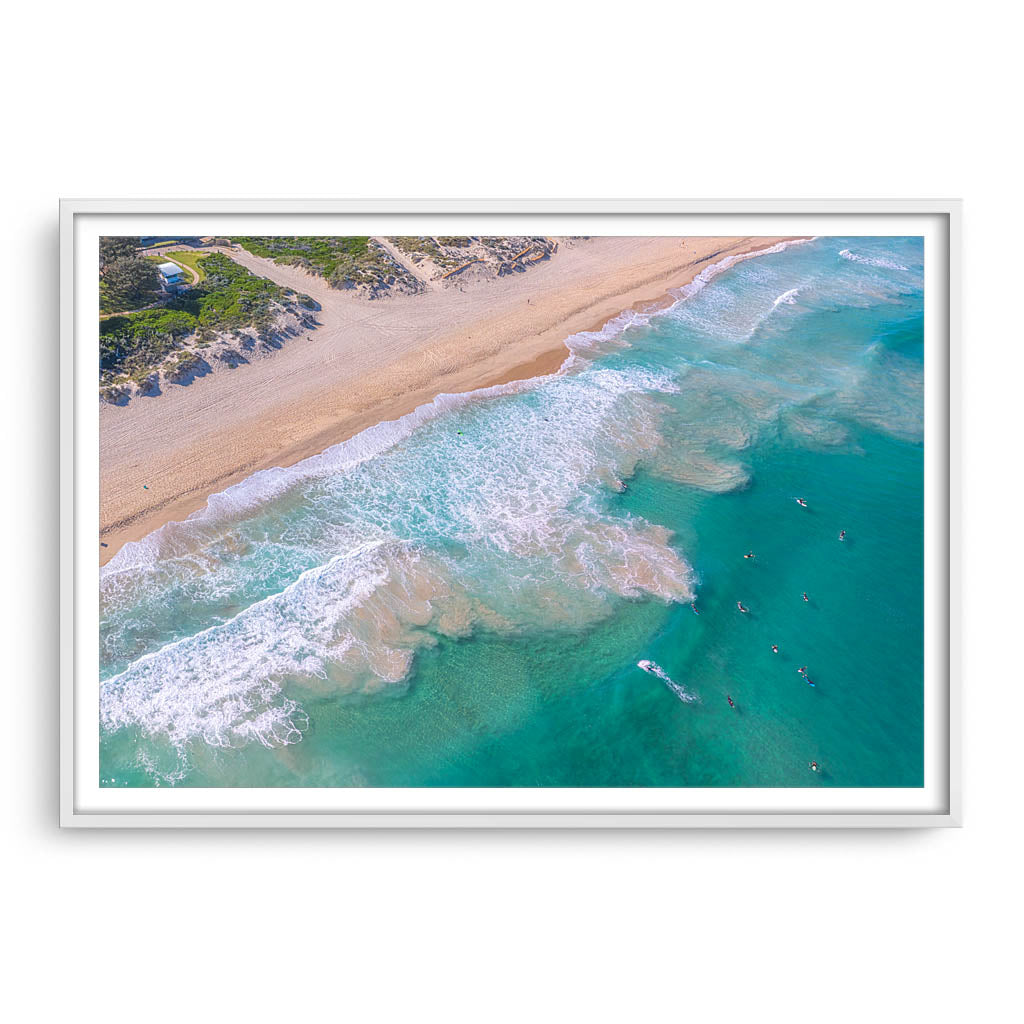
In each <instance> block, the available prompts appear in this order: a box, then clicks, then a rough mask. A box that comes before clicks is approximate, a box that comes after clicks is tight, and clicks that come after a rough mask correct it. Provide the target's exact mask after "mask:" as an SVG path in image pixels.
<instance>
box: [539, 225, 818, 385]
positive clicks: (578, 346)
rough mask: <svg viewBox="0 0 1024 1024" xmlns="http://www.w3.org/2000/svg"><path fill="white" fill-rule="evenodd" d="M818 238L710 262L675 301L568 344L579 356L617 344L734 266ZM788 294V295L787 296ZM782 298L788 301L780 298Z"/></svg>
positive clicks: (625, 315) (675, 292) (623, 316)
mask: <svg viewBox="0 0 1024 1024" xmlns="http://www.w3.org/2000/svg"><path fill="white" fill-rule="evenodd" d="M817 237H818V236H817V235H815V236H814V237H813V238H794V239H790V240H788V241H785V242H776V243H775V244H774V245H769V246H766V247H765V248H764V249H752V250H751V251H750V252H737V253H732V254H731V255H729V256H726V257H724V258H723V259H720V260H718V261H717V262H716V263H709V264H708V265H707V266H706V267H705V268H704V269H703V270H702V271H701V272H700V273H699V274H697V275H696V277H694V278H693V280H692V281H689V282H687V283H686V284H684V285H682V286H681V287H679V288H671V289H669V291H668V295H669V296H671V297H672V301H671V302H670V303H668V304H667V305H665V306H662V307H652V308H651V309H646V310H635V309H627V310H624V311H623V312H622V313H619V314H618V315H617V316H614V317H612V319H611V320H609V321H608V322H607V323H606V324H605V325H604V326H603V327H602V328H601V329H600V330H598V331H580V332H579V333H578V334H571V335H570V336H569V337H568V338H566V341H565V343H566V345H567V346H568V347H569V351H570V352H571V353H573V355H575V354H576V353H577V352H585V351H586V350H587V349H592V348H595V347H596V346H598V345H599V344H600V343H601V342H608V341H615V340H618V339H619V338H620V336H621V335H622V334H624V333H625V331H627V330H628V329H629V328H630V327H646V326H647V324H649V323H650V322H651V320H653V319H654V318H655V317H659V316H666V315H667V314H669V313H671V312H672V311H673V310H675V309H677V308H678V307H679V305H680V303H683V302H685V301H686V300H687V299H691V298H693V296H694V295H696V294H697V293H698V292H700V291H701V290H702V289H704V288H706V287H707V285H708V284H710V283H711V281H713V280H714V279H715V278H716V277H718V276H719V274H722V273H724V272H725V271H726V270H728V269H729V268H730V267H734V266H736V264H737V263H742V262H743V261H744V260H750V259H753V258H754V257H755V256H769V255H771V254H772V253H777V252H783V251H784V250H786V249H788V248H789V247H790V246H792V245H803V244H804V243H806V242H814V241H817ZM787 294H788V293H787ZM780 298H784V297H782V296H780ZM570 364H571V358H570V360H567V361H566V362H565V363H563V364H562V369H561V370H560V371H559V372H560V373H561V372H562V371H563V370H565V369H566V368H567V367H568V366H569V365H570Z"/></svg>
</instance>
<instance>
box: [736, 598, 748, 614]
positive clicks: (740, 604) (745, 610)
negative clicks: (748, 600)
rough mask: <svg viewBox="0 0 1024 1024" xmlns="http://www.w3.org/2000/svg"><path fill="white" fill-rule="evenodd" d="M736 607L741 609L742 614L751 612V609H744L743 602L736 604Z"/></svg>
mask: <svg viewBox="0 0 1024 1024" xmlns="http://www.w3.org/2000/svg"><path fill="white" fill-rule="evenodd" d="M736 607H737V608H739V610H740V611H741V612H743V613H744V614H746V613H747V612H749V611H750V609H749V608H744V607H743V602H742V601H737V602H736Z"/></svg>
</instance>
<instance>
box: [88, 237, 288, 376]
mask: <svg viewBox="0 0 1024 1024" xmlns="http://www.w3.org/2000/svg"><path fill="white" fill-rule="evenodd" d="M196 255H198V254H196ZM203 269H204V270H205V272H206V276H205V278H204V279H203V280H202V281H201V282H200V283H199V284H197V285H195V286H193V287H192V288H190V289H189V290H188V291H187V292H185V293H183V294H182V295H179V296H178V297H176V298H174V299H171V300H170V301H169V302H168V303H167V304H166V305H164V306H162V307H160V308H159V309H147V310H143V311H141V312H138V313H126V314H125V315H123V316H112V317H108V318H107V319H105V320H101V321H100V376H101V379H102V380H103V381H104V382H107V383H109V382H110V381H113V380H115V379H116V378H118V377H120V376H123V375H127V376H129V377H130V378H131V379H132V380H138V379H141V378H140V375H141V377H142V378H144V377H145V376H146V375H147V374H149V373H152V372H153V368H154V367H155V366H156V365H157V364H159V363H160V362H161V361H162V360H163V359H165V358H166V356H167V355H168V353H170V352H172V351H173V350H174V349H176V348H179V347H180V346H181V344H182V339H184V338H186V337H187V336H189V335H191V334H193V333H195V332H199V335H200V337H201V338H203V337H204V336H205V337H209V336H211V335H212V334H213V333H214V332H215V331H239V330H242V329H244V328H255V329H256V330H257V331H259V332H260V334H262V335H265V334H266V333H267V332H269V331H270V330H271V329H272V327H273V321H274V317H273V313H272V305H273V303H274V302H280V301H282V300H283V299H284V298H285V293H284V289H282V288H279V287H278V286H277V285H276V284H274V283H273V282H272V281H268V280H266V279H265V278H262V277H256V276H255V275H253V274H250V273H249V271H248V270H246V269H245V268H244V267H240V266H239V265H238V264H237V263H235V262H233V261H232V260H230V259H228V258H227V257H226V256H222V255H221V254H220V253H211V254H210V255H208V256H205V257H204V258H203Z"/></svg>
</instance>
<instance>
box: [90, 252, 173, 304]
mask: <svg viewBox="0 0 1024 1024" xmlns="http://www.w3.org/2000/svg"><path fill="white" fill-rule="evenodd" d="M159 284H160V276H159V274H158V273H157V269H156V267H155V266H154V265H153V263H151V262H150V261H149V260H146V259H139V258H138V257H137V256H120V257H118V258H117V259H115V260H112V261H111V262H110V263H108V264H106V265H105V266H104V268H103V285H104V288H103V294H104V298H105V299H106V301H107V303H108V304H109V305H110V306H112V307H113V308H114V309H132V308H134V307H137V306H141V305H145V304H146V303H147V302H152V301H153V298H154V296H155V294H156V290H157V288H158V287H159Z"/></svg>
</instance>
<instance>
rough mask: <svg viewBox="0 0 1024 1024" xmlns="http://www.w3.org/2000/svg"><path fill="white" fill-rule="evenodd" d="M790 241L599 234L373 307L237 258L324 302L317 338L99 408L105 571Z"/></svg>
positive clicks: (294, 271)
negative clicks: (511, 269)
mask: <svg viewBox="0 0 1024 1024" xmlns="http://www.w3.org/2000/svg"><path fill="white" fill-rule="evenodd" d="M783 240H784V239H782V238H776V237H772V238H766V237H747V238H725V237H699V238H679V237H645V238H635V237H610V236H609V237H600V238H592V239H589V240H587V241H584V242H579V243H576V244H571V245H570V244H562V245H560V247H559V250H558V252H556V253H555V254H554V255H553V256H552V257H551V258H550V259H549V260H547V261H545V262H543V263H540V264H538V265H536V266H534V267H532V268H531V269H530V270H529V271H527V272H525V273H521V274H513V275H509V276H507V277H501V278H496V279H494V280H487V281H478V282H475V283H473V284H471V285H468V286H466V288H465V289H464V290H463V289H458V288H454V289H437V288H434V289H431V290H428V291H426V292H425V293H423V294H419V295H400V296H395V297H391V298H384V299H377V300H373V301H370V300H367V299H365V298H362V297H359V296H357V295H354V294H352V293H350V292H345V291H338V290H335V289H331V288H329V287H327V285H326V284H325V282H324V281H323V280H322V279H320V278H317V277H314V276H312V275H309V274H307V273H305V272H304V271H302V270H301V269H299V268H295V267H287V266H278V265H277V264H274V263H271V262H270V261H268V260H264V259H260V258H259V257H256V256H252V255H250V254H248V253H245V252H239V251H232V252H231V254H230V255H231V256H232V258H233V259H236V260H237V261H238V262H239V263H241V264H243V265H244V266H245V267H247V268H248V269H250V270H252V271H253V272H254V273H257V274H260V275H262V276H264V277H267V278H270V279H271V280H273V281H275V282H277V283H278V284H281V285H285V286H288V287H291V288H295V289H296V290H298V291H301V292H305V293H307V294H308V295H311V296H312V297H313V298H314V299H316V300H317V301H318V302H319V303H320V304H321V307H322V308H321V310H320V311H319V313H318V318H319V321H320V326H319V327H317V328H316V329H315V330H314V331H312V332H310V333H309V335H308V336H305V337H302V338H296V339H291V340H289V341H288V342H287V343H286V344H285V345H284V347H283V348H282V349H281V350H280V351H279V352H277V353H275V354H274V355H273V356H271V357H269V358H266V359H263V360H261V361H259V362H253V363H251V364H248V365H243V366H239V367H238V368H237V369H235V370H225V371H218V372H216V373H212V374H209V375H208V376H206V377H201V378H198V379H196V380H194V381H193V382H192V383H191V384H189V385H187V386H179V385H175V384H162V385H161V386H162V388H163V393H162V394H160V395H158V396H155V397H148V398H147V397H136V398H133V399H132V400H131V402H129V403H128V404H127V405H124V406H115V405H109V404H106V403H101V405H100V541H101V542H102V545H105V546H101V547H100V550H99V554H100V563H101V564H103V563H105V562H106V561H108V560H109V559H110V558H112V557H113V555H114V554H115V553H116V552H117V551H118V550H119V549H120V547H121V546H122V545H123V544H124V543H125V542H127V541H130V540H137V539H139V538H141V537H144V536H145V535H146V534H148V533H150V532H152V531H153V530H155V529H157V528H158V527H160V526H162V525H163V524H164V523H166V522H169V521H171V520H181V519H184V518H186V517H187V516H188V515H189V514H191V513H192V512H195V511H196V510H198V509H200V508H202V507H203V506H204V505H205V504H206V501H207V498H208V497H209V496H210V495H211V494H214V493H216V492H218V491H222V490H224V489H225V488H226V487H229V486H230V485H231V484H234V483H237V482H238V481H239V480H242V479H244V478H245V477H247V476H249V475H250V474H252V473H254V472H256V471H257V470H260V469H266V468H269V467H271V466H290V465H293V464H294V463H296V462H299V461H300V460H302V459H304V458H308V457H309V456H311V455H315V454H316V453H318V452H321V451H323V450H324V449H325V448H328V447H330V446H331V445H332V444H337V443H338V442H340V441H344V440H345V439H347V438H349V437H352V436H353V435H354V434H357V433H358V432H359V431H361V430H364V429H366V428H367V427H369V426H372V425H373V424H374V423H379V422H381V421H383V420H392V419H396V418H398V417H399V416H402V415H404V414H405V413H408V412H411V411H412V410H413V409H415V408H416V407H417V406H419V405H422V404H424V403H425V402H429V401H431V400H432V399H433V398H434V397H435V396H437V395H439V394H443V393H459V392H465V391H472V390H475V389H477V388H482V387H488V386H491V385H494V384H501V383H505V382H507V381H511V380H522V379H526V378H529V377H536V376H541V375H543V374H548V373H554V372H556V371H557V370H558V368H559V367H560V366H561V364H562V362H563V361H564V359H565V357H566V355H567V354H568V353H567V349H566V347H565V339H566V338H567V337H569V335H571V334H575V333H577V332H579V331H585V330H596V329H598V328H600V327H601V326H602V325H603V324H605V323H607V321H608V320H610V319H611V318H612V317H614V316H617V315H618V314H619V313H621V312H622V311H623V310H626V309H629V308H631V307H633V308H641V309H642V308H649V307H650V306H651V305H653V304H655V303H658V302H663V301H665V298H666V294H667V293H668V292H669V290H670V289H673V288H679V287H681V286H682V285H684V284H687V283H688V282H689V281H691V280H692V279H693V278H694V277H695V276H696V275H697V274H698V273H700V271H701V270H703V269H704V268H705V267H707V266H708V265H709V264H711V263H714V262H717V261H719V260H721V259H724V258H725V257H727V256H729V255H732V254H738V253H746V252H754V251H757V250H759V249H764V248H767V247H769V246H771V245H774V244H775V243H776V242H780V241H783ZM143 485H145V487H144V486H143Z"/></svg>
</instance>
